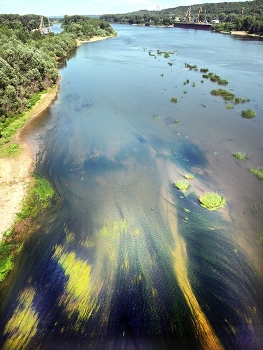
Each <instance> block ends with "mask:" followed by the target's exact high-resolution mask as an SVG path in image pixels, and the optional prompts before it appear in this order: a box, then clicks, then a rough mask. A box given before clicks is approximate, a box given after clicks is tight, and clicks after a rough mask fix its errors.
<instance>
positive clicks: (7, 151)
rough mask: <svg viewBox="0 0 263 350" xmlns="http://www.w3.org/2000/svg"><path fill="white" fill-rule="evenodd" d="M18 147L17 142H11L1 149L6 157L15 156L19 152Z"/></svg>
mask: <svg viewBox="0 0 263 350" xmlns="http://www.w3.org/2000/svg"><path fill="white" fill-rule="evenodd" d="M20 151H21V150H20V147H19V144H18V143H12V144H11V145H9V146H8V147H6V148H4V149H3V150H2V154H3V155H4V156H6V157H16V156H18V155H19V153H20Z"/></svg>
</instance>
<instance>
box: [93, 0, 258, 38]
mask: <svg viewBox="0 0 263 350" xmlns="http://www.w3.org/2000/svg"><path fill="white" fill-rule="evenodd" d="M188 9H189V6H178V7H175V8H168V9H164V10H161V11H147V10H141V11H137V12H130V13H126V14H105V15H103V16H101V17H100V19H102V20H105V21H108V22H110V23H128V24H139V25H164V26H167V25H173V24H174V23H175V22H177V21H183V20H184V17H185V14H186V12H187V11H188ZM214 19H217V20H219V21H220V23H219V24H213V25H212V28H211V29H213V30H219V31H234V30H244V31H246V32H248V33H249V34H261V35H263V1H262V0H254V1H245V2H219V3H205V4H196V5H192V6H191V21H193V22H194V21H204V20H207V21H208V22H211V21H212V20H214Z"/></svg>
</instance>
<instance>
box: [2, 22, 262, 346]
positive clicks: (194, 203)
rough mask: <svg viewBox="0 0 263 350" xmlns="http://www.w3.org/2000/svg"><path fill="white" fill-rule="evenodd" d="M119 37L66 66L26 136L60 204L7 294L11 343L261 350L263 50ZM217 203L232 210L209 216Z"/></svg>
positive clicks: (191, 33)
mask: <svg viewBox="0 0 263 350" xmlns="http://www.w3.org/2000/svg"><path fill="white" fill-rule="evenodd" d="M113 27H114V29H115V30H116V31H117V32H118V33H119V35H118V36H117V37H115V38H111V39H108V40H104V41H98V42H93V43H87V44H83V45H82V46H81V47H79V48H78V49H77V50H75V51H74V52H72V53H71V55H70V57H69V58H68V59H67V60H64V61H63V62H61V63H60V76H61V82H60V89H59V93H58V96H57V99H56V100H55V101H54V103H53V104H52V105H51V106H50V107H49V108H48V109H47V110H46V111H45V112H44V113H43V115H42V116H41V117H40V118H38V119H36V120H35V121H34V122H33V124H32V125H33V126H32V128H31V130H30V132H28V133H27V134H26V135H25V137H26V139H27V141H28V142H29V143H30V145H31V147H32V149H33V150H34V152H35V153H36V170H37V172H38V173H39V174H41V175H42V176H44V177H45V178H46V179H48V180H49V181H50V183H51V184H52V186H53V187H54V189H55V191H56V199H55V201H54V204H53V206H52V208H50V209H48V210H46V211H45V212H43V213H42V214H41V215H40V216H39V217H38V218H37V219H36V222H35V228H34V232H33V233H30V235H29V237H28V239H27V240H26V242H25V244H24V247H23V250H22V252H21V253H20V255H19V258H18V260H17V261H16V266H15V269H14V271H12V273H11V274H10V275H9V277H8V279H7V282H6V284H5V286H4V287H2V289H1V300H2V303H1V308H0V320H1V321H0V332H1V333H0V334H1V335H0V344H1V345H2V348H3V349H41V350H42V349H63V350H64V349H81V350H82V349H92V350H93V349H95V350H97V349H98V350H100V349H105V350H108V349H109V350H110V349H111V350H119V349H125V350H127V349H131V350H133V349H135V350H137V349H147V350H156V349H160V350H161V349H182V350H185V349H189V350H190V349H191V350H192V349H206V350H207V349H211V350H215V349H236V350H242V349H246V350H249V349H254V350H257V349H258V350H259V349H262V347H263V335H262V334H263V300H262V295H263V283H262V280H263V270H262V266H263V183H262V181H260V180H259V179H258V178H257V177H256V176H255V175H253V174H251V173H250V172H249V171H248V170H249V169H250V168H256V167H260V166H262V165H263V148H262V136H263V105H262V92H263V40H260V39H257V38H248V37H240V36H234V35H223V34H219V33H212V32H208V31H202V30H199V31H197V30H193V29H181V28H154V27H139V26H128V25H113ZM165 52H166V56H167V57H165ZM185 64H188V65H191V66H196V67H193V68H192V69H189V68H187V67H186V66H185ZM188 67H189V66H188ZM204 68H206V69H208V72H213V73H215V74H217V75H219V76H220V77H221V78H222V79H226V80H227V81H228V85H227V86H221V85H218V84H217V83H216V82H213V81H210V79H206V78H204V77H203V73H201V72H200V69H204ZM218 88H222V89H226V90H228V91H230V92H231V93H233V94H235V96H236V97H243V98H246V99H248V101H246V102H243V103H238V104H233V103H231V102H227V103H225V101H224V100H223V98H222V97H221V96H214V95H211V91H212V90H213V89H218ZM172 97H174V98H175V99H177V103H173V102H171V98H172ZM229 104H230V105H231V106H232V107H233V108H226V106H227V105H229ZM228 107H229V106H228ZM248 108H251V109H253V110H254V111H255V112H256V114H257V116H256V117H255V118H253V119H247V118H243V117H242V116H241V111H242V110H244V109H248ZM237 151H240V152H246V153H247V154H248V156H249V158H248V159H246V160H243V161H240V160H237V159H235V158H234V157H233V156H232V153H233V152H237ZM186 174H193V175H194V179H192V180H189V183H190V187H189V189H187V191H185V192H182V191H180V190H178V189H177V188H175V187H174V185H173V184H174V183H175V182H176V181H177V180H179V179H184V176H185V175H186ZM206 191H213V192H217V193H220V194H221V195H222V196H223V197H224V198H225V199H226V205H225V207H224V208H221V209H219V210H216V211H209V210H207V209H205V208H203V207H202V206H200V203H199V196H200V195H203V194H204V193H205V192H206Z"/></svg>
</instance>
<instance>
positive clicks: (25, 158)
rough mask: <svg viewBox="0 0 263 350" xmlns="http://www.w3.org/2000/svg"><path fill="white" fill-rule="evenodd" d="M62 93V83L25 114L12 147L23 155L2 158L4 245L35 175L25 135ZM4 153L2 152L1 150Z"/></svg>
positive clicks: (0, 212)
mask: <svg viewBox="0 0 263 350" xmlns="http://www.w3.org/2000/svg"><path fill="white" fill-rule="evenodd" d="M114 37H115V36H107V37H93V38H91V39H90V40H87V41H80V40H77V47H76V48H78V47H79V46H81V45H82V44H84V43H88V42H94V41H99V40H104V39H109V38H114ZM58 91H59V80H58V82H57V83H56V85H55V87H54V86H53V87H51V88H49V89H48V91H47V92H46V93H44V94H43V95H41V98H40V100H39V101H38V102H37V103H36V104H35V105H34V106H33V107H32V108H31V109H30V110H29V111H26V112H25V114H24V115H25V116H26V117H27V122H26V124H25V125H24V126H23V127H22V128H21V129H20V130H18V131H17V133H16V134H14V136H13V139H12V141H10V142H9V143H8V144H12V143H18V144H19V146H20V153H19V155H18V156H16V157H4V156H2V155H0V222H1V227H0V243H1V241H3V234H4V233H5V232H6V231H8V230H11V229H13V228H14V227H15V225H16V223H17V215H16V214H17V213H19V212H20V211H21V208H22V204H23V200H24V199H25V198H26V197H27V195H28V192H29V189H30V184H31V181H32V174H33V171H34V161H35V159H34V155H33V150H32V148H31V147H30V145H29V144H28V143H27V142H26V141H24V140H23V137H22V134H23V131H24V130H25V129H26V128H28V127H30V123H31V122H32V121H33V120H34V119H36V118H37V117H38V116H39V115H40V114H41V113H42V112H43V111H44V110H45V109H47V108H48V107H49V106H50V104H51V103H52V102H53V101H54V100H55V98H56V97H57V93H58ZM0 153H1V150H0Z"/></svg>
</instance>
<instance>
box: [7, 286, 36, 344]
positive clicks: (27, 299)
mask: <svg viewBox="0 0 263 350" xmlns="http://www.w3.org/2000/svg"><path fill="white" fill-rule="evenodd" d="M34 297H35V291H34V289H33V288H26V289H25V290H24V291H23V292H22V293H21V295H20V296H19V304H18V306H17V307H16V308H15V310H14V313H13V315H12V317H11V318H10V320H9V321H8V322H7V324H6V326H5V330H4V334H7V335H8V337H7V340H6V342H5V343H4V346H3V350H20V349H21V350H22V349H28V348H29V345H30V342H31V340H32V338H33V337H34V336H35V334H36V333H37V327H38V323H39V318H38V314H37V312H36V311H35V310H34V308H33V306H32V302H33V299H34Z"/></svg>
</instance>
